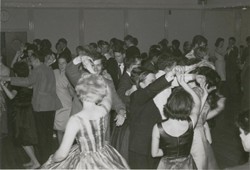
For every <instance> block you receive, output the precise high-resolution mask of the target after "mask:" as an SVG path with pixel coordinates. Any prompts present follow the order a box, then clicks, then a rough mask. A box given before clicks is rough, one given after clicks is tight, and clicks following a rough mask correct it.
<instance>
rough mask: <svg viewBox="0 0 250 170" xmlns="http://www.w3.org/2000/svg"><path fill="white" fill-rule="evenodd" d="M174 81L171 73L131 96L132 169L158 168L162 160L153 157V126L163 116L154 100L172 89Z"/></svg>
mask: <svg viewBox="0 0 250 170" xmlns="http://www.w3.org/2000/svg"><path fill="white" fill-rule="evenodd" d="M172 80H173V72H172V71H170V72H169V73H167V74H166V75H164V76H162V77H160V78H158V79H157V80H155V81H154V82H153V83H151V84H149V85H147V86H146V87H145V88H139V89H138V90H137V91H135V92H134V93H132V94H131V97H130V98H131V102H130V114H131V117H130V136H129V164H130V167H131V168H132V169H155V168H157V165H158V163H159V160H160V159H159V158H152V156H151V136H152V129H153V126H154V125H155V123H157V122H159V121H161V115H160V112H159V110H158V108H157V106H156V105H155V103H154V101H153V98H154V97H155V96H156V95H157V94H158V93H160V92H161V91H162V90H164V89H165V88H168V87H170V86H171V82H172ZM140 84H141V82H140Z"/></svg>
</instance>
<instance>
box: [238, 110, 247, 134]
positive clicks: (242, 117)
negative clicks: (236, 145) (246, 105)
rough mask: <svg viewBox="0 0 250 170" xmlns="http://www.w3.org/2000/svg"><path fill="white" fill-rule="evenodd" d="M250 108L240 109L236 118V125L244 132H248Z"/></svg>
mask: <svg viewBox="0 0 250 170" xmlns="http://www.w3.org/2000/svg"><path fill="white" fill-rule="evenodd" d="M249 120H250V110H249V109H248V110H244V111H242V112H241V113H240V114H239V115H238V116H237V119H236V126H238V127H239V128H241V129H242V130H243V131H244V133H245V134H248V133H250V122H249Z"/></svg>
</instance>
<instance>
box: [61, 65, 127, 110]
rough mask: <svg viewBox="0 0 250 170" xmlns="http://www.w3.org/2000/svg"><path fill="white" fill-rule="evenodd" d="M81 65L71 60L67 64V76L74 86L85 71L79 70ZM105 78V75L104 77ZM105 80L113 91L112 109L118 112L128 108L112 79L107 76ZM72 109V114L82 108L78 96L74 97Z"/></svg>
mask: <svg viewBox="0 0 250 170" xmlns="http://www.w3.org/2000/svg"><path fill="white" fill-rule="evenodd" d="M78 67H79V65H74V63H73V62H72V61H71V62H70V63H68V64H67V66H66V76H67V77H68V79H69V81H70V83H71V84H72V85H73V87H75V86H76V84H77V82H78V80H79V79H80V77H81V75H82V73H83V71H79V69H78ZM104 78H105V77H104ZM105 81H106V82H107V84H108V85H109V87H110V90H111V93H112V109H113V110H115V111H116V112H118V111H119V110H121V109H124V110H126V108H125V105H124V103H123V102H122V101H121V99H120V98H119V96H118V95H117V93H116V91H115V87H114V84H113V82H112V80H109V79H107V78H105ZM72 109H73V110H72V111H71V114H75V113H78V112H79V111H81V110H82V104H81V102H80V100H79V99H78V97H77V96H75V97H74V99H73V103H72Z"/></svg>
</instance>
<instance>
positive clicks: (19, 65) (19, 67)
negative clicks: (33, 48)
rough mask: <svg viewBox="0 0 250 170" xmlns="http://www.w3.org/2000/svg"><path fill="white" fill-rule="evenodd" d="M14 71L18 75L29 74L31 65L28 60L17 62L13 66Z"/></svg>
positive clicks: (25, 75)
mask: <svg viewBox="0 0 250 170" xmlns="http://www.w3.org/2000/svg"><path fill="white" fill-rule="evenodd" d="M13 71H14V73H16V74H17V76H18V77H28V76H29V66H28V64H27V63H26V62H16V63H15V64H14V66H13Z"/></svg>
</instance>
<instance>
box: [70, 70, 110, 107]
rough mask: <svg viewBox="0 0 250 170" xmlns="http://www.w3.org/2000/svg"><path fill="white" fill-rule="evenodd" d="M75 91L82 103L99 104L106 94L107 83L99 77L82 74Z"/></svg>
mask: <svg viewBox="0 0 250 170" xmlns="http://www.w3.org/2000/svg"><path fill="white" fill-rule="evenodd" d="M75 89H76V93H77V95H78V96H79V98H80V99H81V100H82V101H89V102H93V103H100V102H101V101H102V99H103V98H104V97H105V96H106V94H107V83H106V82H105V80H104V78H103V77H102V76H100V75H93V74H83V75H82V77H81V78H80V79H79V81H78V83H77V85H76V87H75Z"/></svg>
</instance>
